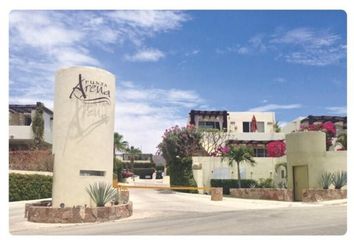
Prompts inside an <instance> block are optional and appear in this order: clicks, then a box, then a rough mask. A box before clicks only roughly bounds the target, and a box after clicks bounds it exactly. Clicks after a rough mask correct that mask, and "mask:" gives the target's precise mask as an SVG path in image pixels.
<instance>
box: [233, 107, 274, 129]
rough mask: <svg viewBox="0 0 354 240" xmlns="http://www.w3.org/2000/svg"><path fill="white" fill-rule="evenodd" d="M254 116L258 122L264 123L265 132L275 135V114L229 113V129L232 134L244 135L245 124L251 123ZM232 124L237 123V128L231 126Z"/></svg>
mask: <svg viewBox="0 0 354 240" xmlns="http://www.w3.org/2000/svg"><path fill="white" fill-rule="evenodd" d="M253 115H254V116H255V118H256V121H257V122H264V132H265V133H273V132H274V127H273V126H274V124H275V113H274V112H229V116H228V119H227V124H228V126H227V128H228V129H229V131H230V132H236V133H242V132H243V122H251V121H252V117H253ZM231 122H235V127H236V129H235V127H233V126H231Z"/></svg>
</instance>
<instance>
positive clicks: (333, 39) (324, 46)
mask: <svg viewBox="0 0 354 240" xmlns="http://www.w3.org/2000/svg"><path fill="white" fill-rule="evenodd" d="M343 41H344V40H343V39H341V37H340V36H339V35H338V34H335V33H332V32H330V31H328V30H321V29H317V30H316V29H310V28H295V29H292V30H289V31H287V32H281V33H276V34H274V35H273V37H272V39H270V43H271V44H276V45H275V46H276V47H277V48H278V49H279V48H281V47H286V49H287V50H288V51H286V52H285V53H284V54H283V55H284V59H285V61H287V62H289V63H297V64H303V65H310V66H327V65H331V64H337V63H339V62H340V60H342V59H344V58H345V57H346V45H345V44H344V43H343Z"/></svg>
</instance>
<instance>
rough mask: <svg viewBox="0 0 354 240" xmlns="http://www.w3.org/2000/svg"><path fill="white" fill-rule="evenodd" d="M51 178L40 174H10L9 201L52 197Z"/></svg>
mask: <svg viewBox="0 0 354 240" xmlns="http://www.w3.org/2000/svg"><path fill="white" fill-rule="evenodd" d="M52 183H53V179H52V177H51V176H45V175H39V174H31V175H29V174H17V173H10V174H9V201H10V202H12V201H21V200H32V199H42V198H50V197H52Z"/></svg>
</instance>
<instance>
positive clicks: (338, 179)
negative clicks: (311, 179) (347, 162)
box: [332, 171, 347, 189]
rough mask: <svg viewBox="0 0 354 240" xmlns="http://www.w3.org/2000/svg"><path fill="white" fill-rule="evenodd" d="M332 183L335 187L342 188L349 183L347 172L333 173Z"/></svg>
mask: <svg viewBox="0 0 354 240" xmlns="http://www.w3.org/2000/svg"><path fill="white" fill-rule="evenodd" d="M332 183H333V185H334V188H335V189H341V188H342V187H343V186H345V185H347V172H346V171H341V172H336V173H335V174H333V177H332Z"/></svg>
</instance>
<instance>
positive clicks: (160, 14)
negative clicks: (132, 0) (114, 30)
mask: <svg viewBox="0 0 354 240" xmlns="http://www.w3.org/2000/svg"><path fill="white" fill-rule="evenodd" d="M107 16H109V17H111V19H113V20H114V21H116V22H117V23H119V24H122V23H123V24H126V25H129V26H131V27H133V28H140V30H142V29H144V30H145V29H146V30H149V31H151V30H152V31H154V32H157V31H167V30H171V29H176V28H178V27H180V26H181V24H182V23H183V22H184V21H187V20H188V19H189V17H188V16H187V15H186V14H184V13H181V12H179V11H151V10H148V11H134V10H133V11H114V12H109V13H107Z"/></svg>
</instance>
